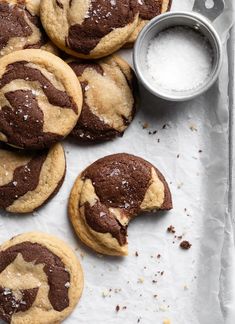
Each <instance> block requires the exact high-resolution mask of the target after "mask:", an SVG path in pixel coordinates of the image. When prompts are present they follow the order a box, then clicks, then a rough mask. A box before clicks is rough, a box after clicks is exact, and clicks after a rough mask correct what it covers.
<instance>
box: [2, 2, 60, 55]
mask: <svg viewBox="0 0 235 324" xmlns="http://www.w3.org/2000/svg"><path fill="white" fill-rule="evenodd" d="M39 11H40V0H0V31H1V32H0V57H2V56H4V55H7V54H9V53H11V52H14V51H18V50H22V49H27V48H42V49H45V50H48V51H49V52H52V53H55V54H56V53H57V50H56V48H55V46H53V45H52V44H51V43H50V42H48V37H47V35H46V33H45V32H44V30H43V27H42V25H41V22H40V18H39Z"/></svg>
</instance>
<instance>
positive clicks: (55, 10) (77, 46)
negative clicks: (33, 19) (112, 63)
mask: <svg viewBox="0 0 235 324" xmlns="http://www.w3.org/2000/svg"><path fill="white" fill-rule="evenodd" d="M40 11H41V20H42V23H43V26H44V28H45V30H46V32H47V34H48V35H49V37H50V38H51V40H52V41H53V42H54V43H55V44H56V45H57V46H58V47H59V48H61V49H62V50H64V51H65V52H67V53H68V54H71V55H73V56H76V57H80V58H100V57H104V56H107V55H109V54H112V53H114V52H115V51H116V50H118V49H119V48H121V47H122V46H123V45H124V43H125V42H126V41H127V39H128V38H129V36H130V35H131V34H132V32H133V31H134V30H135V28H136V26H137V23H138V15H139V12H138V2H137V0H118V1H116V0H111V1H110V0H42V1H41V10H40Z"/></svg>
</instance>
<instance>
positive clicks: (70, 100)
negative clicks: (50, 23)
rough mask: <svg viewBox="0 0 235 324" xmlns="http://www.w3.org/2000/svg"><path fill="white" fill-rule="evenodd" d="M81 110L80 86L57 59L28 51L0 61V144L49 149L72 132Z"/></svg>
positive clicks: (5, 57)
mask: <svg viewBox="0 0 235 324" xmlns="http://www.w3.org/2000/svg"><path fill="white" fill-rule="evenodd" d="M81 107H82V91H81V86H80V83H79V81H78V79H77V77H76V75H75V73H74V72H73V70H72V69H71V68H70V67H69V66H68V65H67V64H66V63H65V62H63V61H62V60H61V59H60V58H59V57H57V56H55V55H53V54H51V53H48V52H46V51H42V50H40V49H27V50H22V51H18V52H14V53H11V54H8V55H6V56H4V57H3V58H2V59H1V60H0V141H3V142H6V143H8V144H10V145H12V146H15V147H18V148H25V149H42V148H46V147H50V146H51V145H52V144H54V143H56V142H58V141H60V140H62V139H63V138H64V137H65V136H67V135H68V134H69V133H70V132H71V130H72V129H73V128H74V126H75V125H76V123H77V120H78V117H79V115H80V112H81Z"/></svg>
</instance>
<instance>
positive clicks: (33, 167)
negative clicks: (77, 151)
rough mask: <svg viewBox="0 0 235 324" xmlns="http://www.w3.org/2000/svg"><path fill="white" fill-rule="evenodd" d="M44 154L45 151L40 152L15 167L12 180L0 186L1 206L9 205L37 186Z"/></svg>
mask: <svg viewBox="0 0 235 324" xmlns="http://www.w3.org/2000/svg"><path fill="white" fill-rule="evenodd" d="M46 156H47V152H42V153H40V155H37V156H35V157H34V158H33V159H32V160H31V161H30V162H29V163H27V164H26V165H24V166H20V167H18V168H16V169H15V170H14V174H13V179H12V181H11V182H9V183H7V184H6V185H3V186H0V207H1V208H7V207H9V206H10V205H12V204H13V203H14V201H15V200H17V199H18V198H20V197H21V196H23V195H25V194H26V193H27V192H29V191H33V190H35V189H36V188H37V186H38V184H39V176H40V172H41V168H42V165H43V163H44V161H45V160H46Z"/></svg>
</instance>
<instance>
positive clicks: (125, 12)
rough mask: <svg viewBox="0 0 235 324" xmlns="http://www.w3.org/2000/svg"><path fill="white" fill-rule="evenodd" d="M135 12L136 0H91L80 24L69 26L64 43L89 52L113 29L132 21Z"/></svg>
mask: <svg viewBox="0 0 235 324" xmlns="http://www.w3.org/2000/svg"><path fill="white" fill-rule="evenodd" d="M137 12H138V4H137V0H119V1H115V2H114V1H113V2H112V1H107V0H93V1H92V2H91V3H90V7H89V11H88V13H87V18H84V21H83V22H82V24H75V25H73V26H70V28H69V33H68V37H67V39H66V44H67V46H68V47H69V48H71V49H72V50H74V51H77V52H79V53H82V54H89V53H90V52H91V51H92V50H93V49H94V48H95V47H96V45H97V44H98V43H99V42H100V40H101V39H102V38H103V37H104V36H106V35H107V34H109V33H110V32H111V31H113V29H116V28H122V27H125V26H126V25H128V24H130V23H132V22H133V21H134V18H135V16H136V14H137Z"/></svg>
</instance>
